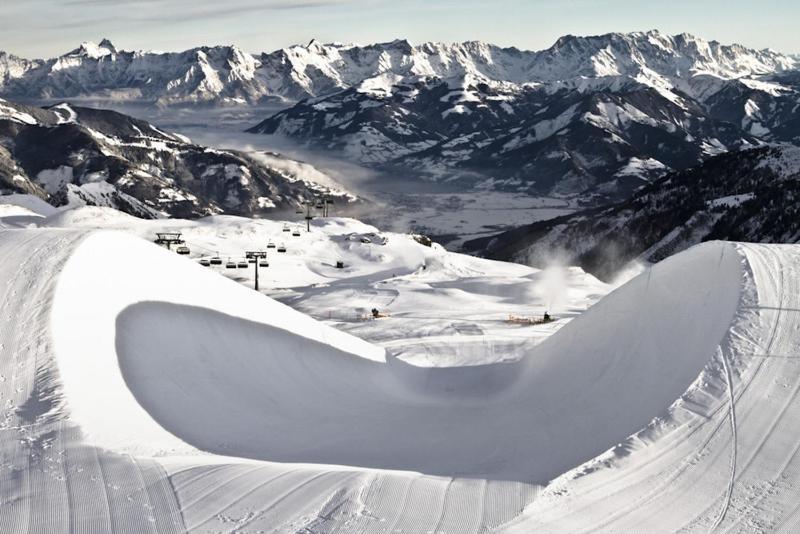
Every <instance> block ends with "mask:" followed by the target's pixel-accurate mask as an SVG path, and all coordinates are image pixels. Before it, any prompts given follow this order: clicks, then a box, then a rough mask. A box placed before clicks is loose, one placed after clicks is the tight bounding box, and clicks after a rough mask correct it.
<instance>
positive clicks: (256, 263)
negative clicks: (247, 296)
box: [253, 260, 258, 291]
mask: <svg viewBox="0 0 800 534" xmlns="http://www.w3.org/2000/svg"><path fill="white" fill-rule="evenodd" d="M253 266H255V268H256V283H255V290H256V291H258V260H256V262H255V263H254V264H253Z"/></svg>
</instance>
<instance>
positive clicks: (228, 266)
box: [225, 258, 236, 269]
mask: <svg viewBox="0 0 800 534" xmlns="http://www.w3.org/2000/svg"><path fill="white" fill-rule="evenodd" d="M225 268H226V269H235V268H236V262H235V261H233V260H232V259H230V258H228V261H227V262H226V263H225Z"/></svg>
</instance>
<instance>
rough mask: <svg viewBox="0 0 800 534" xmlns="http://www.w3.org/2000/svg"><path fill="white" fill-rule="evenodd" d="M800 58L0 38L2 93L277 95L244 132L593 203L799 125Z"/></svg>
mask: <svg viewBox="0 0 800 534" xmlns="http://www.w3.org/2000/svg"><path fill="white" fill-rule="evenodd" d="M799 64H800V62H798V59H797V58H796V57H793V56H789V55H785V54H781V53H778V52H775V51H772V50H752V49H748V48H745V47H743V46H740V45H722V44H720V43H718V42H716V41H706V40H703V39H700V38H698V37H694V36H691V35H688V34H681V35H674V36H670V35H664V34H661V33H659V32H657V31H650V32H634V33H627V34H621V33H612V34H606V35H601V36H592V37H576V36H565V37H562V38H560V39H559V40H558V41H557V42H556V43H555V44H554V45H553V46H552V47H550V48H548V49H546V50H542V51H522V50H518V49H516V48H501V47H497V46H494V45H491V44H486V43H482V42H465V43H456V44H443V43H425V44H421V45H417V46H413V45H411V44H410V43H408V42H407V41H404V40H396V41H392V42H389V43H380V44H374V45H368V46H357V45H351V44H338V43H334V44H320V43H318V42H316V41H312V42H310V43H309V44H307V45H304V46H293V47H289V48H285V49H281V50H277V51H274V52H271V53H262V54H256V55H253V54H249V53H245V52H244V51H242V50H241V49H239V48H237V47H235V46H217V47H200V48H194V49H191V50H187V51H185V52H179V53H161V52H125V51H120V50H117V48H116V47H115V46H114V45H113V44H112V43H111V42H109V41H108V40H103V41H102V42H101V43H100V44H93V43H84V44H83V45H81V46H80V47H78V48H77V49H75V50H73V51H71V52H69V53H67V54H65V55H63V56H60V57H58V58H53V59H49V60H25V59H20V58H17V57H15V56H12V55H8V54H5V53H0V95H4V96H6V97H14V98H18V99H43V98H45V99H47V98H50V99H52V98H77V97H102V98H110V99H114V100H118V101H125V102H130V101H134V102H148V103H153V104H157V105H198V104H203V105H248V104H257V103H260V102H265V101H277V102H283V103H284V104H285V105H286V106H288V107H287V109H284V110H282V111H279V112H278V113H276V114H274V115H273V116H271V117H268V118H267V119H266V120H264V121H263V122H261V123H260V124H258V125H257V126H255V127H253V128H252V129H251V131H253V132H260V133H277V134H281V135H285V136H289V137H292V138H295V139H298V140H301V141H303V142H305V143H309V144H311V145H314V146H317V147H324V148H328V149H333V150H336V151H338V152H340V153H343V154H345V155H347V156H348V157H350V158H355V159H357V160H359V161H361V162H363V163H367V164H370V165H374V166H378V167H382V168H391V169H399V170H401V171H404V172H413V173H415V174H421V175H423V176H426V177H429V178H431V179H448V180H453V179H458V178H460V179H461V180H462V182H463V183H464V184H465V186H468V187H473V186H477V187H487V188H496V189H504V190H511V191H522V192H527V193H533V194H547V195H568V196H572V195H578V194H580V195H582V197H583V198H584V199H586V200H588V201H589V202H592V203H597V202H599V201H602V200H604V199H606V200H607V199H619V198H623V197H625V196H627V195H629V194H630V193H631V192H632V191H634V190H635V189H636V188H638V187H640V186H641V185H643V184H645V183H647V181H649V180H651V179H653V178H654V177H657V176H660V175H662V174H664V173H665V172H668V171H670V170H680V169H684V168H687V167H690V166H692V165H695V164H697V163H699V162H701V161H703V160H705V159H707V158H708V157H710V156H712V155H715V154H718V153H721V152H725V151H728V150H733V149H740V148H748V147H753V146H758V145H761V144H763V143H769V142H775V141H782V142H793V143H796V142H798V140H800V119H798V115H797V114H796V113H795V111H796V109H797V106H798V101H800V72H798V70H797V68H798V65H799Z"/></svg>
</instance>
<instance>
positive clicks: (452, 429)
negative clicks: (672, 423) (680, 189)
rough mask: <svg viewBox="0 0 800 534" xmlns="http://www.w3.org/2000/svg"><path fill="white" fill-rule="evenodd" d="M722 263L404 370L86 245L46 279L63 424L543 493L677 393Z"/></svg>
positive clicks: (647, 276) (718, 255)
mask: <svg viewBox="0 0 800 534" xmlns="http://www.w3.org/2000/svg"><path fill="white" fill-rule="evenodd" d="M740 264H741V257H740V256H739V255H738V254H737V253H736V251H735V248H734V247H732V246H730V245H726V244H721V243H710V244H705V245H702V246H698V247H695V248H694V249H692V250H691V251H690V252H687V253H684V254H681V255H679V256H676V257H674V258H672V259H669V260H667V261H665V262H663V263H661V264H659V265H657V266H656V267H654V268H653V269H651V270H649V271H648V272H646V273H644V274H643V275H640V276H639V277H637V278H635V279H634V280H633V281H631V282H630V283H628V284H626V285H625V286H623V287H621V288H620V289H618V290H616V291H615V292H614V293H612V294H611V295H609V296H608V297H607V298H606V299H604V300H602V301H601V302H600V303H599V304H598V305H596V306H595V307H593V308H592V309H591V310H589V311H588V312H587V313H586V314H585V315H583V316H582V317H580V318H579V319H577V320H575V321H573V322H572V323H570V324H568V325H567V326H565V327H564V328H562V329H561V330H560V331H558V332H556V333H555V334H553V335H552V336H551V337H550V338H549V339H548V340H547V341H546V342H544V343H543V344H542V345H540V346H538V347H534V348H532V349H531V351H530V353H529V354H528V355H527V357H526V358H524V359H523V360H521V361H519V362H515V363H504V364H503V363H501V364H493V365H483V366H473V367H468V368H463V367H462V368H421V367H414V366H412V365H409V364H407V363H403V362H401V361H397V360H389V361H388V362H384V360H383V358H384V355H383V350H382V349H378V348H377V347H374V346H372V345H370V344H368V343H366V342H363V341H361V340H358V339H357V338H354V337H352V336H349V335H347V334H344V333H341V332H339V331H336V330H334V329H332V328H330V327H326V326H323V325H321V324H320V323H317V322H316V321H314V320H312V319H310V318H308V317H306V316H303V315H302V314H300V313H297V312H294V311H292V310H290V309H289V308H287V307H285V306H283V305H281V304H278V303H276V302H274V301H272V300H270V299H268V298H266V297H263V296H261V295H259V294H257V293H256V292H253V291H251V290H248V289H246V288H244V287H242V286H240V285H238V284H235V283H233V282H230V281H227V280H224V279H223V278H222V277H219V276H217V275H215V274H213V273H212V272H210V271H207V270H204V269H203V268H201V267H198V266H197V265H195V264H193V263H190V262H187V261H186V260H184V259H182V258H179V257H176V256H175V255H171V254H169V253H167V252H165V251H164V250H161V249H159V248H157V247H155V246H153V245H150V244H148V243H146V242H143V241H140V240H137V239H135V238H132V237H129V236H126V235H123V234H118V233H101V234H96V235H93V236H92V237H90V238H88V239H87V240H86V241H85V243H84V244H82V245H81V246H80V247H79V248H78V250H77V251H76V252H75V253H74V255H73V256H72V258H71V259H70V261H69V263H68V264H67V265H66V267H65V269H64V271H63V273H62V275H61V281H60V283H59V285H58V289H57V294H56V300H55V303H54V308H53V333H54V340H55V347H56V351H57V356H58V358H59V362H60V364H59V365H60V368H61V369H62V371H61V373H62V378H63V381H64V384H65V391H66V393H67V397H68V399H69V404H70V406H71V407H72V409H73V412H74V419H75V421H77V422H78V423H79V424H80V425H81V427H82V428H83V429H84V430H85V432H86V433H87V435H88V436H89V437H90V438H91V440H92V441H93V442H94V443H97V444H101V445H104V446H107V447H109V448H112V449H114V450H120V451H138V452H146V453H148V454H155V453H163V452H165V451H168V450H176V449H178V450H180V449H185V448H186V446H185V445H184V442H186V443H189V444H190V445H192V446H193V447H196V448H198V449H202V450H206V451H210V452H215V453H221V454H227V455H232V456H244V457H250V458H257V459H264V460H273V461H283V462H311V463H326V464H342V465H352V466H361V467H375V468H390V469H403V470H416V471H420V472H424V473H429V474H442V475H448V476H454V475H469V476H486V477H489V478H494V479H506V480H524V481H528V482H546V481H547V480H550V479H552V478H553V477H556V476H558V475H560V474H561V473H563V472H565V471H567V470H569V469H571V468H573V467H575V466H577V465H579V464H581V463H582V462H585V461H587V460H589V459H591V458H593V457H595V456H596V455H598V454H600V453H602V452H603V451H605V450H607V449H608V448H610V447H612V446H613V445H615V444H616V443H618V442H620V441H621V440H623V439H625V438H626V437H627V436H629V435H630V434H633V433H635V432H637V431H638V430H640V429H641V428H643V427H645V426H646V425H647V424H648V423H649V422H650V420H651V419H652V418H653V417H655V416H658V415H660V414H664V413H665V412H666V410H667V409H668V408H669V406H670V405H671V404H672V403H673V401H675V400H676V399H677V398H678V397H680V395H681V394H682V393H683V392H684V391H685V390H686V389H687V387H689V386H690V384H691V383H692V382H693V381H694V380H695V379H696V378H697V376H698V375H699V374H700V372H701V370H702V369H703V366H704V365H705V364H706V363H707V362H708V361H709V359H710V358H711V357H712V356H713V355H714V351H715V347H716V346H717V344H718V343H719V341H720V340H721V339H722V337H723V336H724V334H725V332H726V331H727V328H728V325H729V324H730V320H731V317H732V316H733V314H734V312H735V310H736V304H737V302H738V296H739V287H740V285H741V265H740ZM115 356H116V357H115ZM156 421H157V423H156ZM165 430H166V431H165ZM175 436H176V437H175Z"/></svg>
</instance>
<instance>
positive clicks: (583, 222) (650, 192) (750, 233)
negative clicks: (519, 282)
mask: <svg viewBox="0 0 800 534" xmlns="http://www.w3.org/2000/svg"><path fill="white" fill-rule="evenodd" d="M714 239H724V240H729V241H751V242H761V243H797V242H800V148H798V147H793V146H782V147H762V148H756V149H752V150H743V151H740V152H734V153H728V154H722V155H719V156H716V157H714V158H711V159H709V160H708V161H707V162H705V163H703V164H701V165H699V166H697V167H693V168H691V169H689V170H686V171H681V172H675V173H671V174H669V175H667V176H665V177H663V178H661V179H658V180H656V181H654V182H653V183H651V184H649V185H647V186H646V187H644V188H642V189H640V190H639V191H637V192H636V193H635V194H634V195H633V196H632V197H631V198H630V199H627V200H625V201H623V202H620V203H618V204H615V205H612V206H608V207H602V208H595V209H590V210H587V211H583V212H579V213H576V214H573V215H567V216H564V217H559V218H556V219H550V220H547V221H541V222H537V223H533V224H531V225H528V226H524V227H521V228H517V229H514V230H510V231H507V232H505V233H502V234H499V235H497V236H494V237H489V238H482V239H478V240H474V241H471V242H467V244H466V248H467V249H469V250H472V251H473V252H480V253H481V254H483V255H485V256H488V257H491V258H494V259H504V260H513V261H518V262H521V263H525V264H529V265H536V266H544V265H547V264H548V263H550V262H552V261H553V259H554V258H558V259H559V260H560V261H564V262H566V264H568V265H573V264H576V265H580V266H582V267H584V268H585V269H587V270H589V271H590V272H592V273H594V274H596V275H598V276H600V277H603V278H609V277H611V276H613V275H614V274H615V273H616V272H617V270H618V269H620V268H621V267H622V266H623V265H624V264H626V263H627V262H629V261H630V260H633V259H637V258H638V259H640V260H642V261H645V262H650V263H654V262H658V261H660V260H662V259H664V258H666V257H667V256H671V255H673V254H676V253H678V252H681V251H683V250H685V249H687V248H689V247H691V246H693V245H696V244H697V243H700V242H703V241H709V240H714Z"/></svg>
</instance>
